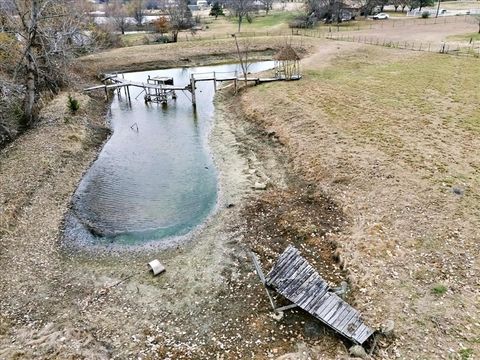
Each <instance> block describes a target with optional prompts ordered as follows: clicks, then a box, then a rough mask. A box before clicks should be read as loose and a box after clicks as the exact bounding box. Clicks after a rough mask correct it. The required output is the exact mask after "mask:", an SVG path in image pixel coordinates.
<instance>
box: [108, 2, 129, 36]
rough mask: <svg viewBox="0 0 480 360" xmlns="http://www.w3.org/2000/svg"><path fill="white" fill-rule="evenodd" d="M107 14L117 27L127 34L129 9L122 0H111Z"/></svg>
mask: <svg viewBox="0 0 480 360" xmlns="http://www.w3.org/2000/svg"><path fill="white" fill-rule="evenodd" d="M106 15H107V17H108V18H110V19H111V20H112V23H113V24H114V25H115V27H116V28H117V29H118V30H120V31H121V32H122V35H124V34H125V30H126V29H127V26H128V9H127V7H126V5H125V4H124V3H123V1H122V0H110V3H109V4H108V6H107V11H106Z"/></svg>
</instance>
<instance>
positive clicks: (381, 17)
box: [373, 13, 390, 20]
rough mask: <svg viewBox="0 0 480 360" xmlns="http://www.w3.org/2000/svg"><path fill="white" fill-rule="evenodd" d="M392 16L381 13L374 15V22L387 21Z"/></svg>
mask: <svg viewBox="0 0 480 360" xmlns="http://www.w3.org/2000/svg"><path fill="white" fill-rule="evenodd" d="M389 17H390V16H388V14H385V13H379V14H377V15H373V20H387V19H388V18H389Z"/></svg>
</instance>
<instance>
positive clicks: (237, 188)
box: [0, 64, 283, 358]
mask: <svg viewBox="0 0 480 360" xmlns="http://www.w3.org/2000/svg"><path fill="white" fill-rule="evenodd" d="M202 65H203V64H202ZM225 92H228V90H225ZM66 95H67V94H66V93H64V94H63V95H62V96H61V97H58V98H56V99H54V100H53V101H52V102H51V103H50V104H49V105H47V106H46V107H45V108H44V110H43V115H42V119H43V120H42V121H41V122H40V123H39V124H38V125H37V126H36V127H35V128H33V129H31V130H29V131H28V132H27V133H26V134H25V135H23V136H22V137H20V138H19V139H17V140H16V141H15V142H13V143H11V144H10V145H9V146H7V148H6V149H5V150H3V151H2V153H1V154H0V156H1V159H2V166H3V168H2V173H1V174H0V176H4V177H7V178H8V179H9V181H5V182H3V183H2V184H5V187H4V189H2V190H4V191H8V189H9V188H10V186H9V185H8V184H11V185H12V186H11V188H15V187H18V186H19V184H21V179H20V178H19V177H21V176H23V174H25V173H27V172H31V173H32V175H28V176H29V178H30V179H32V180H33V181H32V182H31V183H30V184H29V185H27V186H26V187H25V192H24V193H22V195H21V196H20V197H19V198H18V199H13V198H11V197H10V200H7V201H9V203H10V204H12V206H14V207H12V213H11V214H12V215H11V216H9V214H10V213H8V212H3V213H2V224H6V230H5V231H4V230H2V248H3V254H4V255H3V256H0V264H1V265H2V267H3V268H5V269H6V270H5V271H4V272H3V273H2V276H1V280H2V281H1V285H0V290H1V291H2V293H3V294H4V296H3V297H2V299H1V302H0V313H1V315H0V330H2V331H1V334H3V335H0V344H1V348H2V349H3V350H2V351H1V352H0V357H7V358H8V357H11V356H13V355H14V354H18V353H19V351H21V354H22V355H23V356H26V357H35V356H42V355H45V354H49V353H50V354H51V353H55V352H57V351H60V352H61V353H62V356H67V355H68V354H71V355H72V354H77V355H78V354H79V352H78V351H79V350H78V349H82V350H81V354H83V355H84V356H87V357H90V358H91V357H108V356H111V355H112V350H111V349H117V350H115V352H114V353H113V354H115V355H119V354H123V356H127V357H128V356H130V355H132V354H137V353H138V351H139V350H140V349H142V348H144V347H140V348H139V347H138V346H139V344H137V343H135V342H131V337H132V336H144V335H142V334H144V332H146V331H147V329H148V328H150V327H151V326H152V324H154V323H155V322H152V319H153V318H157V319H159V318H160V319H164V321H165V325H164V326H165V331H167V332H168V333H169V334H170V335H169V336H174V334H175V331H176V330H175V329H176V328H178V326H181V327H182V328H184V329H188V328H197V325H195V324H192V323H191V320H192V319H189V318H188V317H184V316H183V315H180V314H185V313H186V311H187V309H189V308H190V309H191V307H192V304H193V303H195V302H197V303H198V305H195V308H197V310H198V311H202V312H203V311H205V309H208V308H210V307H211V306H212V304H216V305H215V306H214V308H212V309H211V310H208V312H207V313H209V312H210V311H214V312H215V313H217V314H218V315H219V317H218V318H216V317H214V316H212V314H211V313H210V315H209V316H208V319H206V320H205V324H209V325H208V326H207V328H208V327H213V328H214V329H221V328H222V326H221V325H220V323H218V322H219V321H221V322H224V321H228V317H229V316H230V314H229V312H228V311H227V312H225V311H223V310H220V308H223V306H224V304H223V303H222V302H218V294H219V292H222V291H225V290H226V286H227V288H228V285H227V284H228V283H231V282H232V281H233V282H235V283H237V282H238V284H239V286H240V284H242V285H241V286H245V284H246V283H251V280H253V279H250V275H248V271H247V272H245V268H244V267H245V264H248V258H247V257H246V254H245V252H244V249H243V248H242V247H241V246H240V245H239V240H241V238H242V237H243V235H242V232H243V230H242V226H244V218H242V207H243V205H242V204H243V203H244V201H245V200H246V199H247V198H249V197H250V196H252V195H255V193H258V191H256V190H254V189H252V186H253V185H254V178H255V177H256V175H255V173H254V172H252V171H251V170H255V172H257V171H258V172H259V173H267V172H268V171H269V170H267V169H263V168H262V164H261V162H260V161H259V160H258V159H256V158H255V155H254V153H255V146H257V145H259V144H260V143H258V141H257V140H253V141H252V138H251V133H250V130H248V129H246V128H245V125H246V124H243V122H242V121H241V120H240V119H231V118H229V117H228V116H226V115H228V110H222V109H221V106H222V105H221V104H222V103H223V99H222V97H223V96H228V97H230V96H232V95H233V94H224V91H221V92H219V93H218V96H217V98H216V100H215V102H216V105H217V104H218V106H219V107H218V108H217V110H216V111H215V118H216V119H215V121H214V126H213V129H212V131H211V133H210V139H209V146H210V148H211V150H212V153H213V156H214V161H215V164H216V166H217V170H218V172H219V175H218V176H219V188H220V191H219V198H218V204H217V210H216V211H215V212H214V213H213V215H212V216H211V217H210V218H209V219H208V220H207V221H206V223H205V224H204V225H203V226H202V227H201V228H199V229H198V231H195V232H193V233H192V234H191V237H192V239H191V241H188V242H185V243H182V244H178V245H177V246H176V247H175V248H171V249H167V250H160V249H146V250H145V251H139V252H136V251H135V252H131V253H127V252H111V253H99V254H96V255H95V256H92V255H91V254H88V253H81V252H73V253H72V251H70V250H69V249H68V248H65V247H63V246H62V245H61V241H60V240H59V239H60V238H61V233H62V227H63V219H64V216H65V212H66V211H67V210H68V208H69V206H70V205H69V204H70V197H71V194H72V193H73V191H74V190H75V188H76V187H77V186H78V182H79V181H80V179H81V178H82V176H83V174H84V172H85V171H86V170H87V169H88V168H89V167H90V166H91V164H92V162H93V161H95V159H96V157H97V156H98V153H99V151H100V150H101V148H102V146H103V144H104V143H105V141H106V140H107V139H108V136H109V131H108V130H107V128H106V127H105V117H104V114H105V112H106V110H107V109H108V107H109V106H110V104H109V103H104V102H103V99H102V97H101V96H100V95H99V96H93V97H92V98H87V97H85V96H84V95H82V94H80V93H74V96H75V97H78V98H79V99H80V100H81V101H80V102H81V111H80V113H79V114H78V115H76V116H71V115H69V114H68V113H67V112H66V109H65V101H66V100H65V99H66ZM227 120H228V121H227ZM247 127H248V126H247ZM46 139H48V141H46ZM247 139H250V144H248V145H245V143H244V142H243V141H244V140H247ZM30 149H35V150H36V151H35V153H32V152H31V151H30ZM44 153H45V154H46V156H47V157H45V159H43V158H40V159H39V158H38V155H39V154H44ZM274 158H275V156H274V155H273V154H272V161H273V162H275V160H274ZM18 161H21V163H22V164H24V165H28V164H31V163H33V162H34V161H40V164H44V165H42V166H37V167H29V168H28V169H27V168H26V169H25V170H23V169H22V168H19V167H18V166H17V164H18ZM282 177H283V175H282V174H280V175H279V176H278V178H279V179H281V178H282ZM36 178H38V180H35V179H36ZM12 193H13V191H12ZM1 196H2V197H3V198H7V199H8V197H9V195H8V194H7V193H2V195H1ZM14 214H18V215H14ZM2 227H3V226H2ZM19 239H20V241H19ZM153 258H158V259H159V260H160V261H161V262H162V263H163V264H164V265H165V266H166V268H167V272H166V273H165V274H164V275H162V276H161V277H159V278H152V277H151V276H150V275H149V274H148V273H146V263H147V262H148V261H150V260H151V259H153ZM240 258H241V259H242V260H241V261H240V263H239V262H238V259H240ZM13 259H14V263H12V260H13ZM235 259H237V260H235ZM32 260H33V261H35V266H36V268H37V270H39V272H37V273H36V274H35V276H32V275H31V274H30V273H28V272H27V273H26V272H24V271H23V270H22V269H25V268H29V267H30V265H29V264H31V261H32ZM228 274H231V276H233V278H231V276H230V275H228ZM235 274H236V275H235ZM129 276H133V277H131V278H129V280H128V281H126V282H125V283H124V285H122V286H121V287H119V288H118V289H117V288H116V289H115V290H113V289H112V290H108V292H109V295H108V296H106V297H104V295H101V294H103V293H104V291H105V289H110V286H111V285H112V284H116V283H118V282H122V281H123V280H122V279H124V278H125V277H129ZM245 276H248V280H242V279H243V278H244V277H245ZM237 277H238V280H235V279H237ZM245 281H246V282H245ZM72 283H74V284H75V286H73V287H72V286H71V284H72ZM24 284H28V287H29V288H34V289H36V290H35V291H34V292H33V293H30V294H24V295H23V296H20V297H19V296H18V294H23V293H24V290H22V289H24V288H23V286H24ZM169 284H181V286H178V287H175V290H174V291H172V289H173V288H171V287H170V285H169ZM249 286H250V285H249ZM169 289H170V290H169ZM139 294H140V295H139ZM231 295H232V296H233V294H231ZM229 296H230V295H229ZM159 298H161V299H162V304H161V306H158V305H156V304H157V299H159ZM102 299H108V306H106V305H107V303H104V302H103V300H102ZM232 299H233V298H232ZM99 300H101V301H99ZM258 300H259V301H263V297H262V296H261V295H260V296H259V298H258ZM229 301H230V300H229ZM126 304H128V307H130V308H133V309H136V311H138V312H140V313H142V314H143V315H141V316H138V315H137V316H136V317H134V318H132V317H131V315H130V313H129V311H126V310H125V306H127V305H126ZM209 304H210V305H209ZM234 304H235V302H234V303H232V306H233V305H234ZM217 306H219V307H220V308H218V307H217ZM235 306H236V305H235ZM87 308H88V313H86V312H85V309H87ZM146 309H148V311H147V312H146V313H145V310H146ZM112 311H114V312H115V314H116V315H115V316H114V317H112V316H111V312H112ZM27 313H28V314H29V317H28V318H25V317H24V315H25V314H27ZM165 314H171V315H165ZM178 315H180V316H181V317H182V322H181V324H179V323H178V322H174V321H173V320H174V318H175V317H178ZM242 316H243V315H242ZM20 319H22V320H20ZM87 319H88V320H87ZM85 321H88V322H89V323H90V324H91V325H93V327H92V326H90V327H89V328H87V329H85V328H84V327H83V326H82V325H81V324H82V323H84V322H85ZM119 323H122V324H123V330H122V332H121V333H118V331H117V330H118V324H119ZM141 329H143V330H141ZM140 330H141V331H143V332H142V333H139V331H140ZM38 333H44V334H45V337H44V338H43V340H40V341H38V343H37V345H36V346H30V345H29V344H30V342H31V341H32V340H31V339H35V338H36V335H35V334H38ZM76 333H81V334H82V336H81V337H80V338H78V337H76V335H74V334H76ZM135 334H137V335H135ZM57 336H60V337H63V338H65V339H66V341H65V343H59V342H58V341H56V340H55V339H56V338H57ZM199 336H201V337H202V338H203V337H205V339H206V338H209V337H211V332H210V331H208V332H206V333H204V334H203V333H202V334H200V335H199ZM232 336H233V335H232ZM89 338H94V339H98V340H94V341H88V339H89ZM12 339H16V340H15V341H12ZM34 341H35V340H34ZM85 341H88V344H87V343H86V342H85ZM185 341H186V344H188V343H189V342H190V341H191V340H188V341H187V340H185ZM64 344H68V345H67V346H64ZM216 346H217V345H215V344H213V343H212V344H208V345H205V346H204V348H203V349H200V350H199V351H200V353H198V354H201V353H203V351H205V353H203V355H204V356H205V355H206V354H207V353H208V351H212V349H215V348H216ZM185 349H186V348H185ZM185 349H184V351H186V350H185ZM240 350H241V349H240ZM242 351H243V350H242ZM129 354H130V355H129Z"/></svg>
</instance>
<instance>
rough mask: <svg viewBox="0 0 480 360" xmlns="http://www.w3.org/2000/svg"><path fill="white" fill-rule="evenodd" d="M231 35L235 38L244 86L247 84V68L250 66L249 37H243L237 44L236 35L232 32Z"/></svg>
mask: <svg viewBox="0 0 480 360" xmlns="http://www.w3.org/2000/svg"><path fill="white" fill-rule="evenodd" d="M232 36H233V38H234V39H235V45H236V47H237V56H238V61H239V62H240V67H241V69H242V73H243V78H244V79H245V86H247V78H248V68H249V66H250V59H249V55H250V48H251V42H250V39H248V38H244V39H243V41H242V44H239V42H238V39H237V35H235V34H232Z"/></svg>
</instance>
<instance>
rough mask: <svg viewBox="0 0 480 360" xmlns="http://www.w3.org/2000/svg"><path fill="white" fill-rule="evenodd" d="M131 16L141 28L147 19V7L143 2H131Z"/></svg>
mask: <svg viewBox="0 0 480 360" xmlns="http://www.w3.org/2000/svg"><path fill="white" fill-rule="evenodd" d="M130 16H131V17H133V18H134V19H135V22H136V23H137V26H141V25H142V23H143V20H144V18H145V7H144V4H143V0H132V1H131V2H130Z"/></svg>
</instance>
